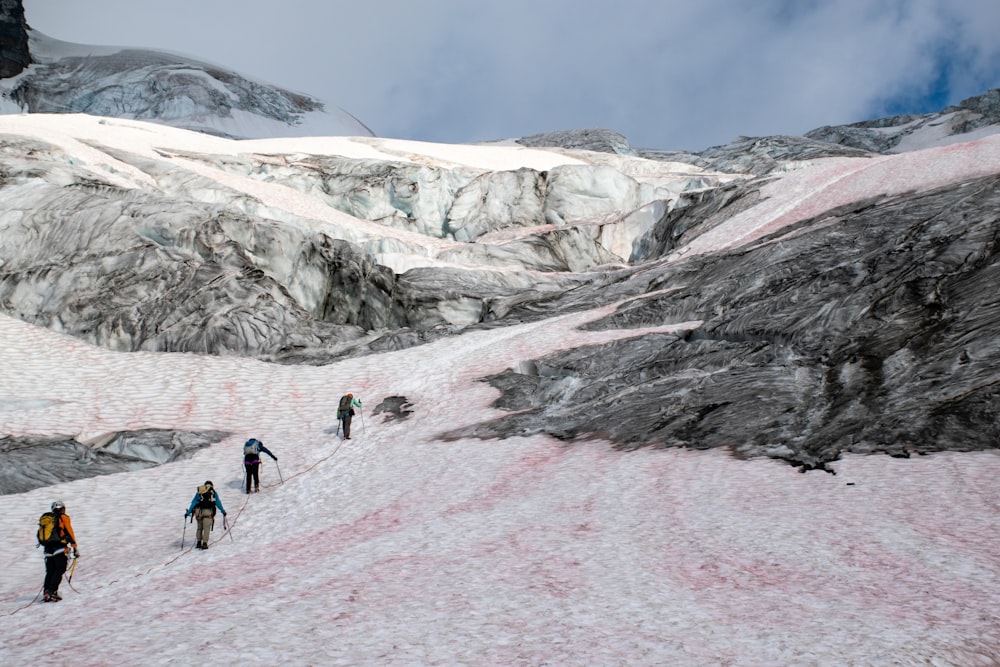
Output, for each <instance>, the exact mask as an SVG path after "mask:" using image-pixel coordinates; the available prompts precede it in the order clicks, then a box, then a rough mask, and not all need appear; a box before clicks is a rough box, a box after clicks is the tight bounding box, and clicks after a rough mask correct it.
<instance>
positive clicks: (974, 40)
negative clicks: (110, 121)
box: [24, 0, 1000, 150]
mask: <svg viewBox="0 0 1000 667" xmlns="http://www.w3.org/2000/svg"><path fill="white" fill-rule="evenodd" d="M24 4H25V11H26V14H27V18H28V22H29V24H31V26H32V27H33V28H35V29H37V30H38V31H40V32H42V33H45V34H47V35H48V36H50V37H55V38H57V39H62V40H65V41H70V42H79V43H84V44H105V45H122V46H135V47H143V48H153V49H160V50H165V51H172V52H177V53H182V54H186V55H190V56H195V57H198V58H200V59H202V60H206V61H209V62H212V63H215V64H218V65H222V66H225V67H228V68H230V69H233V70H235V71H237V72H239V73H241V74H243V75H245V76H249V77H252V78H256V79H260V80H263V81H267V82H269V83H273V84H276V85H280V86H283V87H285V88H289V89H291V90H295V91H299V92H305V93H309V94H311V95H313V96H316V97H319V98H320V99H322V100H325V101H327V102H329V103H331V104H334V105H336V106H339V107H342V108H344V109H346V110H347V111H349V112H351V113H352V114H354V115H355V116H357V117H358V118H359V119H360V120H361V121H362V122H364V123H365V124H366V125H367V126H368V127H370V128H371V129H372V130H373V131H374V132H375V133H376V134H378V135H380V136H386V137H398V138H406V139H417V140H424V141H441V142H451V143H460V142H472V141H484V140H491V139H501V138H509V137H519V136H524V135H529V134H534V133H537V132H544V131H549V130H562V129H571V128H583V127H604V128H609V129H613V130H616V131H618V132H621V133H622V134H624V135H625V136H626V137H628V138H629V140H630V141H631V142H632V144H633V145H636V146H643V147H651V148H664V149H688V150H702V149H704V148H707V147H708V146H712V145H717V144H721V143H725V142H727V141H730V140H732V139H734V138H735V137H737V136H740V135H768V134H801V133H804V132H807V131H808V130H811V129H814V128H816V127H819V126H822V125H828V124H838V123H848V122H854V121H859V120H865V119H869V118H875V117H879V116H883V115H889V114H897V113H922V112H927V111H933V110H937V109H939V108H941V107H943V106H946V105H948V104H953V103H956V102H958V101H961V100H962V99H965V98H966V97H970V96H972V95H977V94H980V93H982V92H985V91H986V90H988V89H990V88H996V87H1000V39H997V38H996V35H998V34H1000V2H997V1H996V0H823V1H817V0H773V1H768V0H757V1H754V2H743V1H740V0H698V1H697V2H694V1H691V0H615V1H608V2H605V1H603V0H593V1H592V2H588V3H582V2H578V1H577V0H533V1H529V0H505V1H504V2H503V3H496V2H469V1H466V0H425V1H423V2H412V1H411V0H372V1H370V2H364V3H360V2H340V1H337V0H283V1H282V2H281V3H275V2H273V0H272V1H270V2H269V1H267V0H211V2H200V1H199V2H195V1H193V0H174V1H173V2H169V3H167V2H136V1H135V0H87V2H52V1H51V0H25V2H24Z"/></svg>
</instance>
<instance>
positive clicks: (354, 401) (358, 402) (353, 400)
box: [351, 398, 361, 408]
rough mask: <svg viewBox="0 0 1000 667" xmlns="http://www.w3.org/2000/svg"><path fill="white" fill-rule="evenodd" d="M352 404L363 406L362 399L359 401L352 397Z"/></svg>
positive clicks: (356, 406) (357, 406)
mask: <svg viewBox="0 0 1000 667" xmlns="http://www.w3.org/2000/svg"><path fill="white" fill-rule="evenodd" d="M351 406H353V407H355V408H360V407H361V401H359V400H358V399H356V398H352V399H351Z"/></svg>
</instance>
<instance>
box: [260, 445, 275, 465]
mask: <svg viewBox="0 0 1000 667" xmlns="http://www.w3.org/2000/svg"><path fill="white" fill-rule="evenodd" d="M260 451H262V452H264V453H265V454H267V455H268V456H270V457H271V458H272V459H274V460H275V461H277V460H278V457H277V456H275V455H274V454H272V453H271V450H270V449H268V448H267V447H265V446H264V445H261V446H260Z"/></svg>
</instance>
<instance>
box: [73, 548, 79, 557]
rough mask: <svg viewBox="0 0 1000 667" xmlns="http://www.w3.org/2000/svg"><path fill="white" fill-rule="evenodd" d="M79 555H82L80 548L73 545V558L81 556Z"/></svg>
mask: <svg viewBox="0 0 1000 667" xmlns="http://www.w3.org/2000/svg"><path fill="white" fill-rule="evenodd" d="M79 557H80V550H79V549H77V548H76V547H73V558H79Z"/></svg>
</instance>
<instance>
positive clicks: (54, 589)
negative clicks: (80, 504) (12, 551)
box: [42, 500, 80, 602]
mask: <svg viewBox="0 0 1000 667" xmlns="http://www.w3.org/2000/svg"><path fill="white" fill-rule="evenodd" d="M50 509H51V513H52V514H54V515H55V519H56V522H57V528H56V530H57V531H58V533H57V534H58V535H59V536H60V537H59V539H58V541H55V542H48V543H46V544H44V545H42V547H43V551H44V552H45V585H44V586H43V587H42V591H43V595H44V597H43V599H44V600H45V602H59V601H60V600H62V596H61V595H59V583H60V582H61V581H62V578H63V575H64V574H66V566H67V564H68V563H69V555H68V553H69V550H70V549H72V550H73V558H79V557H80V552H79V551H77V548H76V535H74V534H73V523H72V522H71V521H70V520H69V515H68V514H66V505H64V504H63V503H62V501H60V500H57V501H55V502H54V503H52V505H51V508H50Z"/></svg>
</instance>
